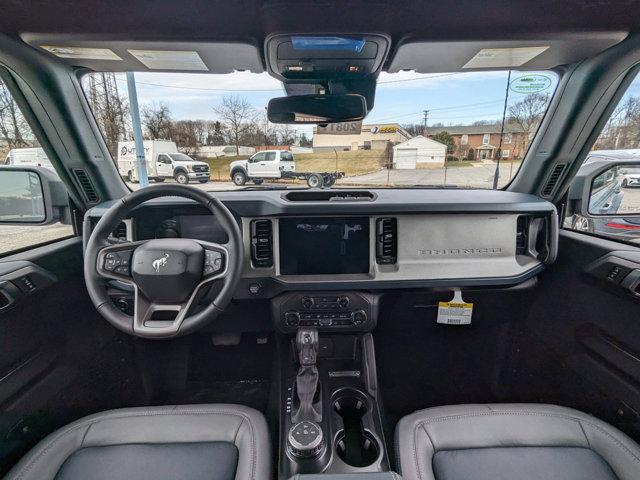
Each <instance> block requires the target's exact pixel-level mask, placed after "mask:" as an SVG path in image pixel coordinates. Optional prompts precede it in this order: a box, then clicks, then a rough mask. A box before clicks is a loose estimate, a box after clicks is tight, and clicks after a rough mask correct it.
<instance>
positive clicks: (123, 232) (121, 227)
mask: <svg viewBox="0 0 640 480" xmlns="http://www.w3.org/2000/svg"><path fill="white" fill-rule="evenodd" d="M111 237H113V238H115V239H116V240H126V239H127V224H126V223H124V222H120V223H119V224H118V226H117V227H116V228H115V230H114V231H113V232H111Z"/></svg>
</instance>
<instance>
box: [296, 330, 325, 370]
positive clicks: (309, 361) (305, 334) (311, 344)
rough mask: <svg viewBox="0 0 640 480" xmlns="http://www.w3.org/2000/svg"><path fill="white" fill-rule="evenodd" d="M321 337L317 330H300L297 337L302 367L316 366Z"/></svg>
mask: <svg viewBox="0 0 640 480" xmlns="http://www.w3.org/2000/svg"><path fill="white" fill-rule="evenodd" d="M318 343H319V335H318V331H317V330H316V329H315V328H309V329H300V330H298V335H296V347H297V348H298V361H299V362H300V366H301V367H302V366H307V365H315V364H316V359H317V357H318Z"/></svg>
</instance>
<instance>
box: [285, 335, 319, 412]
mask: <svg viewBox="0 0 640 480" xmlns="http://www.w3.org/2000/svg"><path fill="white" fill-rule="evenodd" d="M318 343H319V337H318V330H316V329H315V328H308V329H304V328H303V329H300V330H298V334H297V335H296V347H297V349H298V361H299V362H300V369H299V370H298V376H297V377H296V393H297V395H298V400H299V407H298V410H297V411H296V412H295V413H294V414H293V417H292V420H293V422H295V423H297V422H302V421H304V420H309V421H312V422H320V421H321V420H322V413H321V412H318V410H316V408H315V407H314V405H313V398H314V397H315V395H316V390H317V388H318V369H317V368H316V359H317V357H318Z"/></svg>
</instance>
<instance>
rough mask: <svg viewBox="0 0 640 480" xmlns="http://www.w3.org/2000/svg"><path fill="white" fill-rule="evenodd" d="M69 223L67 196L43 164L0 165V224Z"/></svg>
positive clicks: (56, 179)
mask: <svg viewBox="0 0 640 480" xmlns="http://www.w3.org/2000/svg"><path fill="white" fill-rule="evenodd" d="M58 221H60V222H62V223H67V224H68V223H70V213H69V196H68V194H67V191H66V189H65V186H64V184H63V183H62V181H61V180H60V178H59V177H58V175H56V174H55V173H54V172H52V171H50V170H48V169H46V168H43V167H14V166H0V224H2V225H15V224H20V225H25V224H33V225H47V224H49V223H55V222H58Z"/></svg>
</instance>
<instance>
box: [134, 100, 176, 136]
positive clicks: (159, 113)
mask: <svg viewBox="0 0 640 480" xmlns="http://www.w3.org/2000/svg"><path fill="white" fill-rule="evenodd" d="M141 116H142V118H141V121H142V124H143V125H144V128H145V129H146V130H147V137H148V138H149V140H169V139H171V128H172V120H171V112H170V111H169V107H167V106H166V105H164V104H162V103H160V104H159V105H155V104H152V105H143V107H142V112H141Z"/></svg>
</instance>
